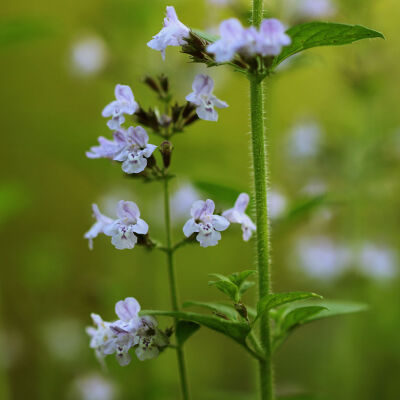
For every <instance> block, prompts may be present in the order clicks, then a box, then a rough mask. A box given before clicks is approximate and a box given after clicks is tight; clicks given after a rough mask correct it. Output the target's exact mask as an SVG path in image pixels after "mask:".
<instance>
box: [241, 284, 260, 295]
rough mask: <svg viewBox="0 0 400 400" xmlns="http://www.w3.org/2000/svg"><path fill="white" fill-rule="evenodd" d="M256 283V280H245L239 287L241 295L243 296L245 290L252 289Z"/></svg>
mask: <svg viewBox="0 0 400 400" xmlns="http://www.w3.org/2000/svg"><path fill="white" fill-rule="evenodd" d="M255 284H256V283H255V282H250V281H246V282H243V283H242V284H241V285H240V288H239V296H242V295H243V294H244V293H245V292H247V291H248V290H249V289H251V288H252V287H253V286H254V285H255Z"/></svg>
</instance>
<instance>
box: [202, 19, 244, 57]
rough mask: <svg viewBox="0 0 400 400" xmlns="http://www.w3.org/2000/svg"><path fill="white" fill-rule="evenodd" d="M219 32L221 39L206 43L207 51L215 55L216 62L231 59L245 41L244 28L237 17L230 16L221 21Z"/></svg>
mask: <svg viewBox="0 0 400 400" xmlns="http://www.w3.org/2000/svg"><path fill="white" fill-rule="evenodd" d="M219 33H220V36H221V39H219V40H217V41H216V42H214V43H212V44H210V45H208V47H207V51H208V52H210V53H212V54H214V55H215V61H216V62H218V63H223V62H228V61H231V60H232V59H233V58H234V56H235V53H236V52H237V51H239V49H241V48H242V47H244V46H245V45H246V43H247V40H246V32H245V29H244V28H243V26H242V24H241V23H240V21H239V20H238V19H236V18H230V19H228V20H226V21H222V22H221V24H220V26H219Z"/></svg>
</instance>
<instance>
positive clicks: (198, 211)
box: [190, 200, 206, 219]
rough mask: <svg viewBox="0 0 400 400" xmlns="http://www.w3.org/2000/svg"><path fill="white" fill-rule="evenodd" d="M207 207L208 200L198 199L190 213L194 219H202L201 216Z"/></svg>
mask: <svg viewBox="0 0 400 400" xmlns="http://www.w3.org/2000/svg"><path fill="white" fill-rule="evenodd" d="M205 209H206V202H205V201H203V200H196V201H195V202H194V203H193V204H192V208H191V210H190V215H191V216H192V217H193V218H194V219H200V217H201V215H202V214H203V213H204V211H205Z"/></svg>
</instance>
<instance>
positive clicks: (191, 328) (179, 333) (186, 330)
mask: <svg viewBox="0 0 400 400" xmlns="http://www.w3.org/2000/svg"><path fill="white" fill-rule="evenodd" d="M199 329H200V325H199V324H197V323H196V322H192V321H178V324H177V326H176V332H175V334H176V338H177V339H178V343H179V344H183V343H185V342H186V340H188V339H189V338H190V336H192V335H193V334H194V333H195V332H197V331H198V330H199Z"/></svg>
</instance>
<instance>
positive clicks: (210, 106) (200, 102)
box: [186, 74, 228, 121]
mask: <svg viewBox="0 0 400 400" xmlns="http://www.w3.org/2000/svg"><path fill="white" fill-rule="evenodd" d="M192 89H193V92H192V93H190V94H188V95H187V96H186V100H187V101H189V102H191V103H193V104H195V105H196V106H197V107H196V113H197V115H198V117H199V118H200V119H204V120H205V121H217V120H218V113H217V111H216V110H215V108H214V107H217V108H226V107H228V104H226V103H225V102H224V101H222V100H219V99H217V97H215V96H214V95H213V93H212V92H213V89H214V81H213V79H212V78H211V77H210V76H208V75H203V74H199V75H196V76H195V78H194V80H193V84H192Z"/></svg>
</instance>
